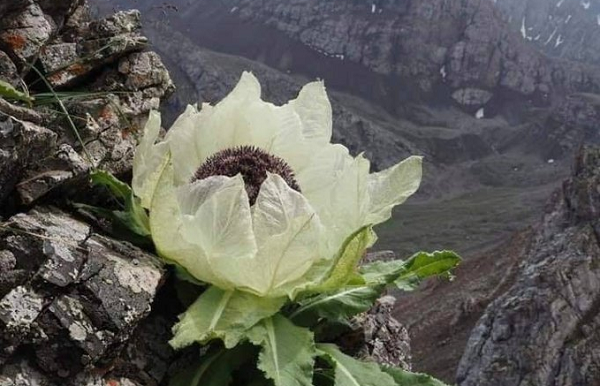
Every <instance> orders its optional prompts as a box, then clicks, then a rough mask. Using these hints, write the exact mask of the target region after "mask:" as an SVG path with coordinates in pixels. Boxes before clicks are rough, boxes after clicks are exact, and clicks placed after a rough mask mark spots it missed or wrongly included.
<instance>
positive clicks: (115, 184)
mask: <svg viewBox="0 0 600 386" xmlns="http://www.w3.org/2000/svg"><path fill="white" fill-rule="evenodd" d="M90 178H91V179H92V183H93V184H94V185H100V186H106V187H107V188H108V189H109V190H110V191H111V192H112V194H114V195H115V197H117V198H118V199H121V200H123V201H125V200H126V199H127V197H129V195H130V194H131V188H130V187H129V185H127V184H126V183H124V182H123V181H121V180H119V179H118V178H117V177H115V176H114V175H112V174H111V173H110V172H107V171H106V170H96V171H94V172H92V173H91V174H90Z"/></svg>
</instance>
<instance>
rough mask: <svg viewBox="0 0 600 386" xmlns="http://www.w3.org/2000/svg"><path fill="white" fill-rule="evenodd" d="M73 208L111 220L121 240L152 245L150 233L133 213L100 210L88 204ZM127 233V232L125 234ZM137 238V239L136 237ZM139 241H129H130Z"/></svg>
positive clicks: (75, 205)
mask: <svg viewBox="0 0 600 386" xmlns="http://www.w3.org/2000/svg"><path fill="white" fill-rule="evenodd" d="M73 206H74V207H75V208H77V209H79V210H82V211H86V212H90V213H92V214H95V215H97V216H100V217H102V218H105V219H107V220H110V221H111V222H112V224H113V227H114V228H115V229H114V232H113V233H114V234H115V236H118V237H119V238H120V239H128V241H132V242H135V243H136V244H138V243H142V244H145V245H150V238H149V237H148V236H150V232H149V231H148V229H146V228H145V226H144V225H143V224H140V223H139V220H138V219H136V218H134V217H133V216H132V214H131V212H126V211H122V210H110V209H105V208H100V207H97V206H92V205H86V204H77V203H75V204H73ZM124 231H125V232H124ZM126 232H131V233H132V234H131V235H127V234H126ZM134 236H137V237H134ZM132 238H133V239H137V242H136V241H135V240H129V239H132Z"/></svg>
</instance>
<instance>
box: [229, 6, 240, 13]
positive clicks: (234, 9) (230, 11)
mask: <svg viewBox="0 0 600 386" xmlns="http://www.w3.org/2000/svg"><path fill="white" fill-rule="evenodd" d="M237 10H238V7H233V8H231V9H230V10H229V13H234V12H235V11H237Z"/></svg>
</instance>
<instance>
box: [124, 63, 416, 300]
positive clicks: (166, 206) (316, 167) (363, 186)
mask: <svg viewBox="0 0 600 386" xmlns="http://www.w3.org/2000/svg"><path fill="white" fill-rule="evenodd" d="M260 95H261V89H260V84H259V83H258V81H257V80H256V78H255V77H254V76H253V75H252V74H250V73H244V74H243V75H242V77H241V79H240V81H239V83H238V84H237V86H236V87H235V89H234V90H233V91H232V92H231V93H230V94H229V95H228V96H227V97H226V98H225V99H224V100H223V101H221V102H220V103H218V104H217V105H215V106H210V105H207V104H205V105H203V106H202V108H201V110H200V111H198V110H197V109H196V108H194V107H192V106H189V107H188V108H187V110H186V111H185V112H184V113H183V114H182V115H181V116H180V117H179V118H178V119H177V121H176V122H175V123H174V124H173V126H172V128H171V129H170V130H169V132H168V133H167V135H166V137H165V139H164V141H162V142H159V143H155V142H156V140H157V138H158V134H159V130H160V116H159V114H158V113H156V112H153V113H152V114H151V116H150V119H149V121H148V123H147V125H146V128H145V132H144V137H143V138H142V140H141V142H140V144H139V146H138V149H137V152H136V155H135V160H134V177H133V189H134V192H135V194H136V195H137V196H138V197H139V198H140V199H141V202H142V205H143V206H144V207H145V208H147V209H149V211H150V227H151V232H152V239H153V241H154V243H155V246H156V249H157V251H158V252H159V254H160V255H161V256H163V257H164V258H166V259H169V260H171V261H174V262H176V263H178V264H180V265H181V266H183V267H184V268H185V269H187V271H188V272H189V273H190V274H191V275H193V276H194V277H195V278H197V279H199V280H201V281H204V282H207V283H211V284H214V285H216V286H218V287H220V288H222V289H224V290H231V289H239V290H243V291H248V292H250V293H253V294H255V295H258V296H262V297H278V296H284V295H288V296H293V294H294V293H295V292H296V291H298V290H299V289H301V288H306V287H308V286H310V285H314V284H315V283H318V282H319V281H322V280H324V279H325V278H324V277H323V274H324V273H325V272H327V268H328V265H331V264H333V257H334V256H335V255H336V254H337V253H338V251H339V249H340V248H341V246H342V245H343V243H344V241H345V240H346V239H347V238H348V237H349V236H350V235H351V234H353V233H354V232H356V231H357V230H359V229H361V228H363V227H364V226H366V225H375V224H378V223H381V222H383V221H385V220H387V219H388V218H389V217H390V216H391V210H392V208H393V207H394V206H395V205H398V204H401V203H402V202H404V201H405V200H406V199H407V198H408V197H409V196H410V195H412V194H413V193H414V192H415V191H416V190H417V189H418V187H419V184H420V181H421V157H414V156H413V157H410V158H408V159H406V160H404V161H402V162H401V163H399V164H397V165H395V166H393V167H391V168H389V169H387V170H384V171H381V172H379V173H374V174H369V167H370V164H369V161H368V160H367V159H365V158H364V157H363V156H362V155H359V156H358V157H352V156H350V154H349V153H348V150H347V149H346V148H345V147H344V146H342V145H339V144H331V143H330V140H331V132H332V112H331V105H330V103H329V100H328V98H327V94H326V92H325V87H324V86H323V83H322V82H314V83H309V84H307V85H306V86H305V87H304V88H303V89H302V90H301V91H300V94H299V95H298V97H297V99H295V100H292V101H290V102H289V103H287V104H286V105H284V106H275V105H273V104H271V103H267V102H264V101H263V100H261V98H260ZM240 146H253V147H255V148H258V149H261V150H262V151H264V152H266V153H268V154H270V155H271V156H270V157H273V159H276V158H277V157H278V158H277V159H279V158H280V159H281V160H283V161H285V163H287V165H288V166H289V168H291V170H292V171H293V173H294V174H295V182H297V185H298V187H299V189H298V190H299V191H297V190H294V189H292V188H291V187H290V185H291V181H290V179H289V178H288V181H287V182H286V180H285V176H280V175H279V174H276V172H272V171H273V170H271V172H266V173H265V172H263V174H262V175H263V176H266V179H264V182H262V184H259V186H258V189H260V191H259V193H258V195H257V196H256V197H254V199H255V203H254V204H253V205H251V204H250V199H249V196H248V193H247V189H246V186H245V184H244V178H243V176H242V175H241V174H237V175H236V174H232V173H229V174H230V176H223V175H211V176H204V177H203V178H202V179H200V180H195V181H194V176H195V174H196V171H197V170H199V168H200V167H201V166H202V165H206V161H207V160H210V159H211V157H212V159H213V160H214V158H215V154H217V156H216V158H219V156H218V153H219V152H222V151H223V150H225V149H232V148H239V147H240ZM220 154H222V153H220ZM221 158H222V157H221ZM217 161H218V160H217ZM229 161H231V160H229ZM236 162H237V161H236ZM230 166H231V165H230ZM204 169H207V170H213V169H214V168H212V169H211V168H210V167H206V166H205V167H204ZM217 169H218V167H217ZM281 174H282V175H283V173H281ZM361 252H362V251H361Z"/></svg>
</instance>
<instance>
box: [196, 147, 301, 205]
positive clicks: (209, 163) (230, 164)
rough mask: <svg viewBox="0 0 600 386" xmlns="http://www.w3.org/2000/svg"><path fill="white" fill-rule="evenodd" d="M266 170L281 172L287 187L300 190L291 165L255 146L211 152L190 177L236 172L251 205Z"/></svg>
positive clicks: (203, 177) (265, 177) (227, 174)
mask: <svg viewBox="0 0 600 386" xmlns="http://www.w3.org/2000/svg"><path fill="white" fill-rule="evenodd" d="M267 172H270V173H274V174H278V175H280V176H281V177H282V178H283V179H284V181H285V182H286V183H287V184H288V186H289V187H290V188H292V189H294V190H296V191H298V192H300V187H299V186H298V183H297V182H296V179H295V177H294V171H293V170H292V168H291V167H290V166H289V165H288V164H287V163H286V162H285V161H284V160H283V159H281V158H279V157H277V156H274V155H272V154H269V153H267V152H265V151H264V150H261V149H259V148H257V147H254V146H239V147H234V148H229V149H225V150H221V151H220V152H218V153H215V154H213V155H212V156H210V157H209V158H207V159H206V161H205V162H204V163H203V164H202V165H200V167H199V168H198V170H197V171H196V174H194V178H193V180H194V181H197V180H202V179H205V178H207V177H210V176H228V177H233V176H235V175H237V174H238V173H239V174H241V175H242V177H243V178H244V184H245V186H246V193H248V199H249V201H250V205H254V203H255V202H256V198H257V197H258V192H259V191H260V186H261V185H262V183H263V182H264V181H265V179H267Z"/></svg>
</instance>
